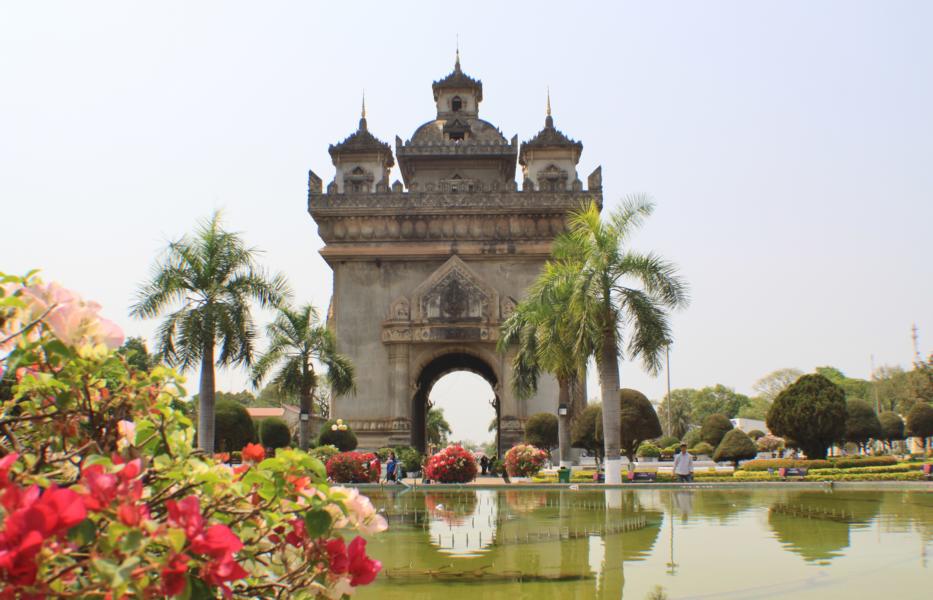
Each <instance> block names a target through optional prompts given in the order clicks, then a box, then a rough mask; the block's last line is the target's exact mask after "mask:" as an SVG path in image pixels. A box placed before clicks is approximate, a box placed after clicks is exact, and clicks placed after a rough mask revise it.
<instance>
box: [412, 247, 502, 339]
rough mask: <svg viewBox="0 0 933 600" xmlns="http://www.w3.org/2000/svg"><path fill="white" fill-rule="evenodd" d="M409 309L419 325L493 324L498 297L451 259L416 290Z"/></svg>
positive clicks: (497, 294)
mask: <svg viewBox="0 0 933 600" xmlns="http://www.w3.org/2000/svg"><path fill="white" fill-rule="evenodd" d="M411 309H412V314H411V317H412V321H414V322H418V323H438V324H442V323H445V324H449V323H494V322H496V321H497V320H498V312H499V310H498V309H499V293H498V292H497V291H496V290H495V289H494V288H493V287H492V286H490V285H489V284H487V283H486V282H485V281H483V279H482V278H480V277H479V276H478V275H477V274H476V273H475V272H473V270H472V269H470V268H469V267H468V266H467V265H466V263H464V262H463V261H462V260H461V259H460V257H458V256H452V257H450V259H449V260H448V261H447V262H446V263H444V264H443V265H442V266H441V267H440V268H439V269H437V270H436V271H435V272H434V273H432V274H431V275H430V276H429V277H428V278H427V279H426V280H425V281H424V282H422V283H421V285H419V286H418V287H417V288H415V290H414V292H413V293H412V302H411Z"/></svg>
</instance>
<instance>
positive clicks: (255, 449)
mask: <svg viewBox="0 0 933 600" xmlns="http://www.w3.org/2000/svg"><path fill="white" fill-rule="evenodd" d="M265 459H266V450H265V448H263V447H262V446H261V445H259V444H246V446H245V447H244V448H243V462H251V463H261V462H262V461H264V460H265Z"/></svg>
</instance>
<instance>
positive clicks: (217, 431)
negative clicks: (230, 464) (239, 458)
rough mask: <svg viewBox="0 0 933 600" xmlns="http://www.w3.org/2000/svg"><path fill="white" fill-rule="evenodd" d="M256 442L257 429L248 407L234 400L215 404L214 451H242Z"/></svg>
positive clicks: (219, 401) (220, 401)
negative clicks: (247, 445)
mask: <svg viewBox="0 0 933 600" xmlns="http://www.w3.org/2000/svg"><path fill="white" fill-rule="evenodd" d="M255 441H256V427H255V425H254V424H253V420H252V419H251V418H250V416H249V412H247V410H246V407H245V406H243V405H242V404H240V403H239V402H236V401H234V400H218V401H217V403H216V404H214V449H215V451H217V452H233V451H237V450H242V449H243V447H244V446H246V444H250V443H252V442H255Z"/></svg>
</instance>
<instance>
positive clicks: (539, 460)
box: [505, 444, 547, 477]
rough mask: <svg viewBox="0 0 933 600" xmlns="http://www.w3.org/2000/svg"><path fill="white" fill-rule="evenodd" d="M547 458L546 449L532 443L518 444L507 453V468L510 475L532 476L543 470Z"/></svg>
mask: <svg viewBox="0 0 933 600" xmlns="http://www.w3.org/2000/svg"><path fill="white" fill-rule="evenodd" d="M545 460H547V453H546V452H545V451H544V450H540V449H538V448H535V447H534V446H532V445H531V444H518V445H516V446H513V447H512V448H510V449H509V451H508V452H506V453H505V470H506V471H507V472H508V474H509V476H510V477H532V476H533V475H536V474H537V473H538V471H540V470H541V467H543V466H544V461H545Z"/></svg>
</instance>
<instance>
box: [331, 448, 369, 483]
mask: <svg viewBox="0 0 933 600" xmlns="http://www.w3.org/2000/svg"><path fill="white" fill-rule="evenodd" d="M381 469H382V465H381V464H380V463H379V459H378V458H377V457H376V455H375V454H373V453H372V452H365V453H363V452H341V453H340V454H336V455H334V456H332V457H331V459H330V460H328V461H327V476H328V477H330V479H331V481H334V482H336V483H373V482H377V481H379V474H380V472H381Z"/></svg>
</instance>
